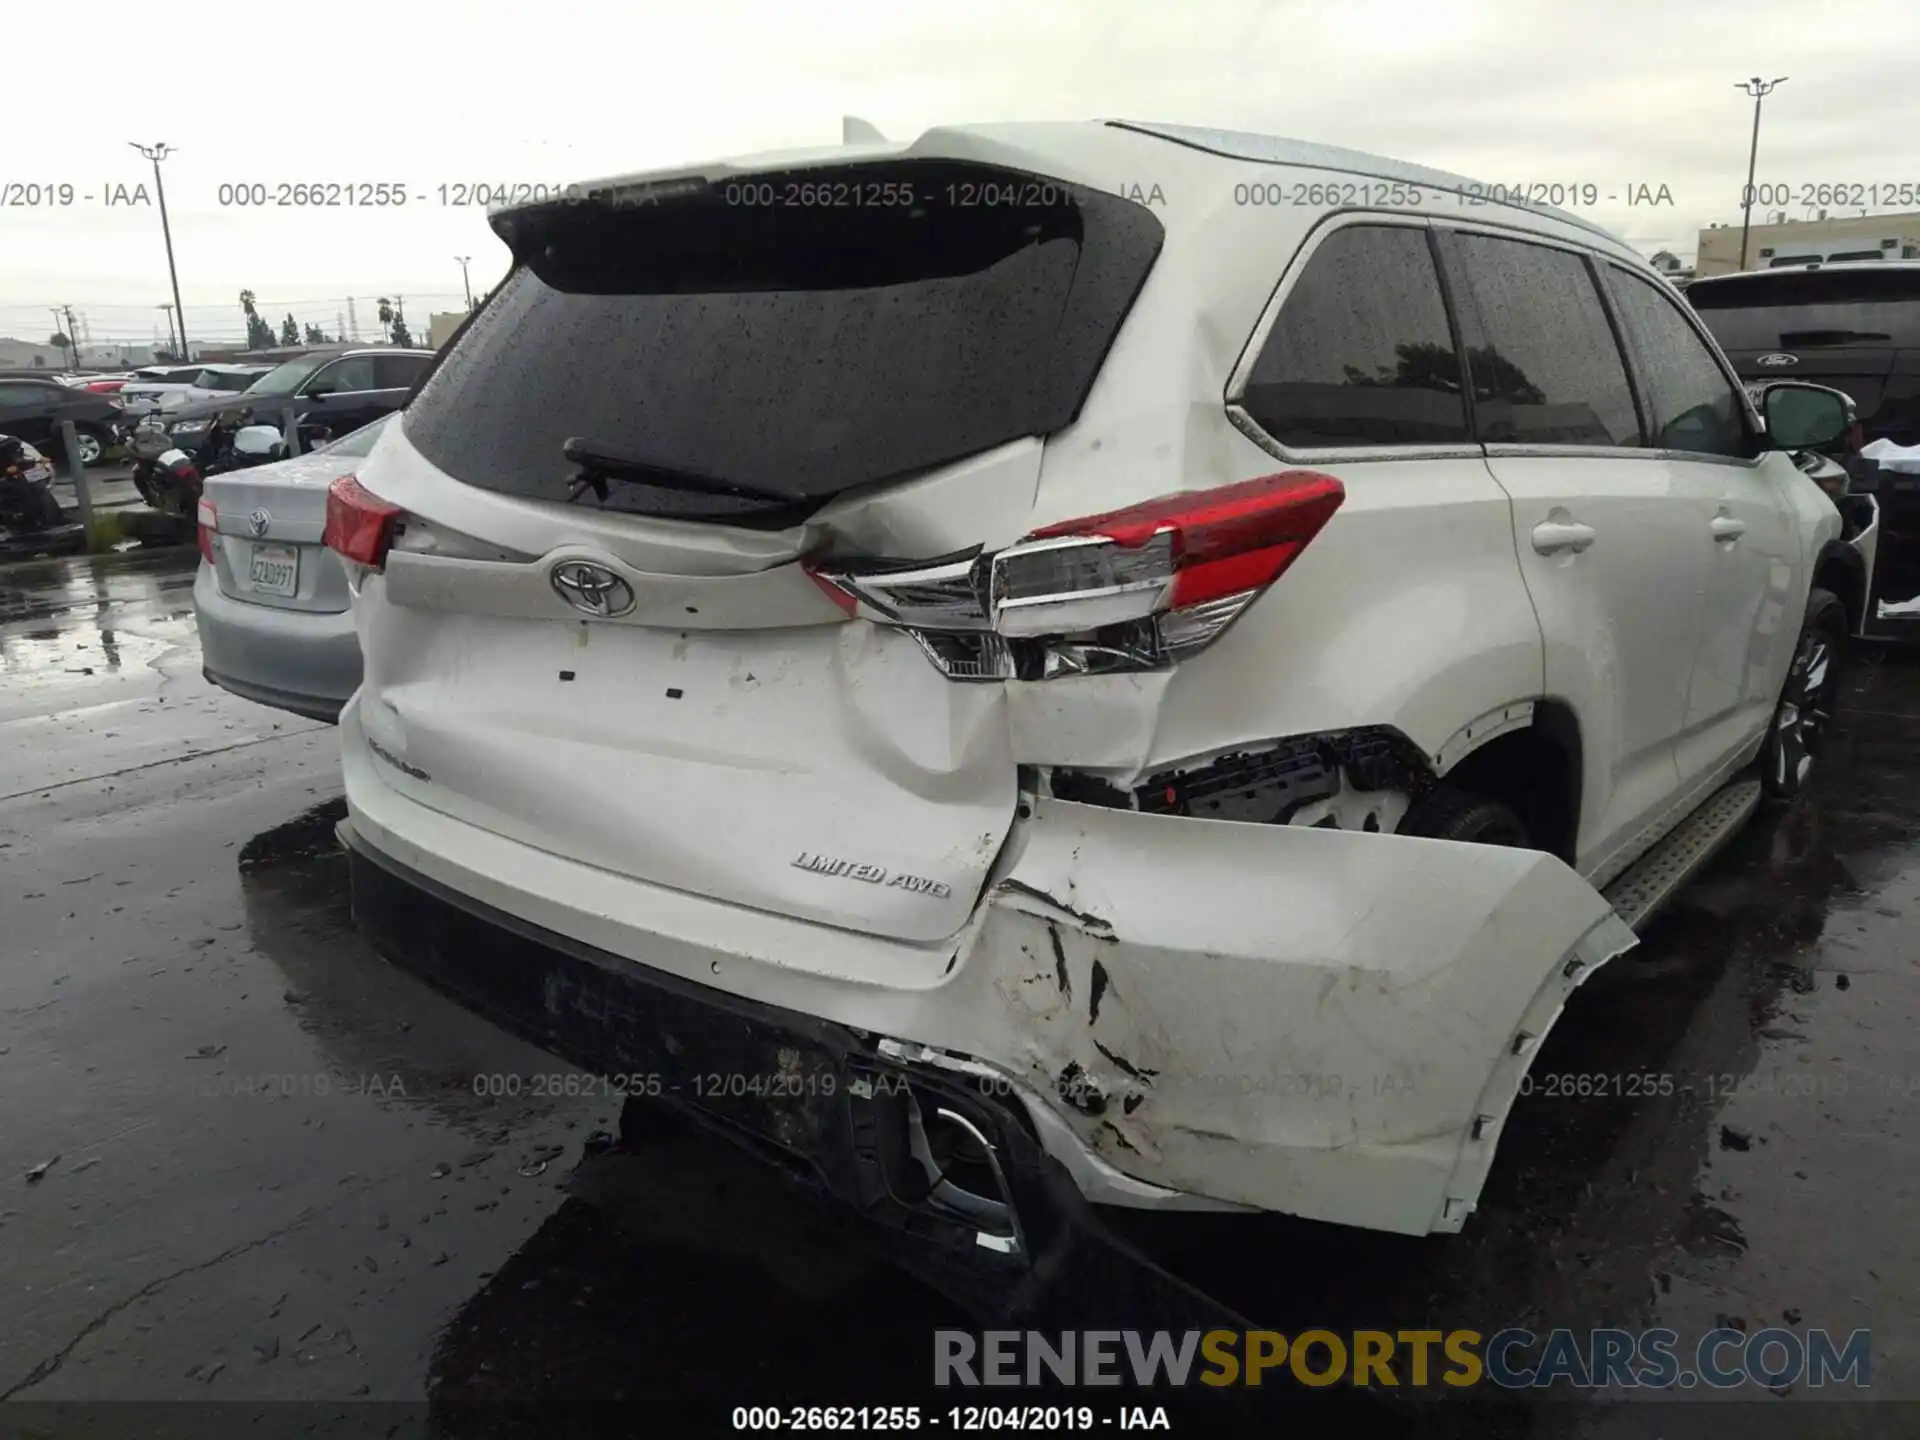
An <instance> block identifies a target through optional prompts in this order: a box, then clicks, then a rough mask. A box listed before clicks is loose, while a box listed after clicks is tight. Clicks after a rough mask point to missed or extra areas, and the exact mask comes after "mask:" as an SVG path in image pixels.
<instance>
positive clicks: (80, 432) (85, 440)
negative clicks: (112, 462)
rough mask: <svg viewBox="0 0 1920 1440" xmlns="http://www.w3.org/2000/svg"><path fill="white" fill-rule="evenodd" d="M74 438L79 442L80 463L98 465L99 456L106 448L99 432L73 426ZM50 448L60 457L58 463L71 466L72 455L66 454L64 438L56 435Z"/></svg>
mask: <svg viewBox="0 0 1920 1440" xmlns="http://www.w3.org/2000/svg"><path fill="white" fill-rule="evenodd" d="M74 439H75V440H76V441H78V442H79V447H80V463H81V464H82V465H87V466H94V465H98V464H99V463H100V457H101V456H102V455H103V454H105V453H106V448H107V447H106V445H105V443H104V442H103V441H102V440H101V438H100V435H99V432H98V431H95V430H89V429H88V428H86V427H85V426H75V427H74ZM50 448H51V449H52V450H53V451H54V452H55V453H56V454H57V455H58V456H59V457H60V463H61V464H62V465H64V466H68V467H71V465H72V457H70V456H69V455H68V454H67V446H66V442H65V441H64V440H62V439H60V438H58V437H57V436H56V438H55V439H54V442H53V445H52V446H51V447H50Z"/></svg>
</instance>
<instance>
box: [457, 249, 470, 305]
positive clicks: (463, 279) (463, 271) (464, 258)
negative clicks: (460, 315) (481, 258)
mask: <svg viewBox="0 0 1920 1440" xmlns="http://www.w3.org/2000/svg"><path fill="white" fill-rule="evenodd" d="M453 258H454V259H455V260H458V261H459V262H460V283H461V284H462V285H464V286H466V291H467V309H469V310H471V309H473V286H472V285H471V284H469V283H468V281H467V262H468V261H469V260H471V259H473V257H472V256H471V255H456V256H454V257H453Z"/></svg>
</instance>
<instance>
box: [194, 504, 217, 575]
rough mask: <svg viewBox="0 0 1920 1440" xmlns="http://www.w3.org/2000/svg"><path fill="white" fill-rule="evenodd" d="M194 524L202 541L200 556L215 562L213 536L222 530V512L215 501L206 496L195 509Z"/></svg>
mask: <svg viewBox="0 0 1920 1440" xmlns="http://www.w3.org/2000/svg"><path fill="white" fill-rule="evenodd" d="M194 526H195V531H196V534H197V536H198V538H199V541H200V558H201V559H202V560H204V561H206V562H207V563H208V564H209V565H211V564H213V537H214V536H215V535H216V534H218V533H219V530H220V512H219V511H218V510H216V509H215V508H214V504H213V502H212V501H211V500H208V499H207V498H205V497H204V496H202V497H201V500H200V503H199V505H198V506H196V507H195V509H194Z"/></svg>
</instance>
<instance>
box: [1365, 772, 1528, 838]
mask: <svg viewBox="0 0 1920 1440" xmlns="http://www.w3.org/2000/svg"><path fill="white" fill-rule="evenodd" d="M1394 834H1396V835H1424V836H1426V837H1427V838H1428V839H1430V840H1459V841H1463V842H1465V843H1466V844H1469V845H1504V846H1508V847H1510V848H1513V849H1518V850H1531V849H1532V848H1533V841H1532V840H1531V839H1530V838H1529V837H1528V835H1527V827H1526V824H1525V823H1524V822H1523V821H1522V820H1521V819H1520V817H1519V816H1518V815H1516V814H1514V813H1513V811H1511V810H1509V809H1508V808H1507V807H1506V806H1504V805H1502V804H1501V803H1500V802H1499V801H1498V800H1488V799H1486V798H1484V797H1483V796H1479V795H1473V794H1470V793H1468V792H1467V791H1465V790H1453V789H1450V788H1448V787H1447V786H1445V785H1440V786H1436V787H1435V788H1434V789H1432V790H1429V791H1428V792H1427V793H1426V794H1425V795H1423V796H1421V797H1420V799H1418V800H1416V801H1414V803H1413V806H1412V808H1410V809H1409V810H1408V811H1407V813H1406V815H1405V816H1404V817H1403V818H1402V819H1401V821H1400V824H1399V825H1398V826H1396V827H1395V829H1394Z"/></svg>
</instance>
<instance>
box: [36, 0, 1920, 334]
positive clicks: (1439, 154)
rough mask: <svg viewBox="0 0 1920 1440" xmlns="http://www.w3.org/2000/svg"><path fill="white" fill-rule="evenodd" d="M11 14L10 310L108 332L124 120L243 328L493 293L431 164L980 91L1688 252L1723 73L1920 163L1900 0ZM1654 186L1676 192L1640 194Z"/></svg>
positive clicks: (1827, 162)
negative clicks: (1414, 165)
mask: <svg viewBox="0 0 1920 1440" xmlns="http://www.w3.org/2000/svg"><path fill="white" fill-rule="evenodd" d="M8 21H9V23H8V32H9V34H8V45H7V49H8V51H9V53H11V54H14V55H16V56H22V55H25V56H41V57H46V56H62V55H65V56H71V57H74V58H75V61H76V65H75V67H74V68H73V69H72V70H71V72H70V73H65V74H64V76H62V75H60V74H56V72H53V71H48V70H46V69H44V68H36V69H35V70H34V75H33V77H32V79H31V82H30V88H31V92H32V103H31V104H30V105H26V104H19V103H16V104H15V105H13V106H10V107H9V109H10V110H11V111H12V112H13V113H12V117H11V118H9V119H7V120H6V121H5V122H4V126H3V127H0V187H14V188H13V189H12V193H8V192H7V191H6V190H0V200H4V201H12V200H16V199H21V198H30V196H23V195H22V194H21V192H20V190H19V189H18V188H17V187H21V186H32V185H36V184H38V185H46V184H49V183H51V184H53V185H59V184H70V185H72V186H73V187H74V192H75V203H74V204H73V205H72V206H70V207H66V208H60V207H53V206H48V205H44V204H43V205H40V206H33V205H17V204H9V205H7V206H6V207H5V208H0V335H13V336H18V337H20V338H25V339H31V340H36V341H38V340H44V339H45V338H46V336H47V334H48V333H49V332H50V331H51V329H52V328H53V323H54V321H53V317H52V316H51V315H50V314H48V312H47V308H46V307H49V306H54V305H62V304H70V305H72V306H73V307H74V309H75V311H76V314H77V315H78V316H82V317H84V319H85V320H86V322H87V327H88V329H89V330H90V331H91V334H92V337H93V339H94V340H95V341H96V342H100V341H107V340H129V339H130V340H136V341H146V340H149V339H151V338H152V335H153V332H154V327H155V325H156V324H157V323H161V316H160V313H159V311H158V310H157V309H156V308H155V307H156V306H158V305H159V304H161V303H162V302H165V301H167V300H169V299H171V296H170V294H169V293H168V287H167V272H166V255H165V249H164V246H163V244H162V239H161V234H160V217H159V212H158V210H157V209H156V208H155V207H154V206H152V205H151V203H149V204H148V205H146V206H139V205H134V206H124V207H123V206H110V205H108V204H106V203H104V202H105V199H106V197H107V195H108V194H109V193H110V192H111V190H112V187H115V186H125V187H127V191H128V193H132V191H133V187H135V186H137V185H140V184H144V185H145V186H146V188H147V192H148V196H149V198H150V197H151V195H152V191H153V172H152V169H151V167H150V166H149V165H148V163H147V162H146V161H145V160H143V159H142V158H141V157H140V156H139V155H138V154H136V153H135V152H134V151H133V150H132V149H130V148H129V147H128V144H127V142H128V141H129V140H140V141H144V142H153V141H162V140H164V141H167V142H169V143H170V144H172V145H173V146H175V147H177V149H178V153H177V154H176V155H175V156H174V157H173V158H171V159H169V160H168V161H167V162H166V163H165V167H164V173H165V177H166V183H167V198H168V208H169V212H170V215H171V218H172V223H173V239H174V246H175V252H176V256H177V258H178V263H179V271H180V288H181V293H182V296H183V299H184V301H185V304H186V305H187V307H188V313H189V318H190V322H191V327H192V332H193V336H194V338H195V340H196V341H199V340H201V339H203V338H206V339H213V338H222V339H229V340H231V339H233V338H237V337H238V336H239V335H240V333H241V332H242V329H243V324H242V320H241V315H240V311H239V308H238V305H237V303H236V296H237V294H238V292H239V291H240V290H241V289H242V288H243V287H244V288H250V289H252V290H253V291H254V292H255V293H256V294H257V296H258V297H259V300H260V308H261V309H262V311H263V312H265V313H266V314H267V315H268V316H269V317H270V318H271V319H272V320H273V321H274V322H275V323H276V324H277V323H278V322H279V320H280V318H281V317H282V316H283V315H284V314H285V313H286V312H287V311H289V310H291V311H292V312H293V313H294V315H295V316H296V318H297V319H299V320H300V321H302V322H305V321H309V320H311V321H316V322H318V323H320V324H322V325H323V327H324V328H326V329H327V330H328V331H332V330H333V329H334V328H335V325H336V320H335V317H336V316H337V315H339V314H341V313H343V312H344V311H345V310H346V308H347V307H346V297H348V296H354V297H357V310H358V319H359V322H360V326H361V332H362V333H363V334H370V333H371V331H370V325H371V312H372V309H373V304H374V299H375V297H377V296H379V295H381V294H398V295H401V296H403V297H404V298H405V300H406V308H407V314H408V316H409V318H410V319H412V318H414V317H416V316H417V317H418V323H417V324H416V329H422V330H423V329H424V323H425V317H426V314H427V312H428V311H430V310H433V309H448V308H453V307H454V306H455V305H457V304H458V303H459V301H460V298H461V275H460V267H459V265H458V264H457V263H456V261H455V259H454V257H455V256H456V255H468V256H471V257H472V276H473V284H474V288H475V290H476V292H477V291H479V290H481V289H483V288H484V287H485V286H486V285H488V284H490V283H492V282H493V281H494V280H495V279H496V278H497V277H498V276H499V275H500V274H501V273H502V272H503V271H504V269H505V266H506V258H507V257H506V251H505V248H504V247H503V246H501V245H500V243H499V242H498V241H497V240H495V239H494V237H493V236H492V234H491V232H490V231H489V230H488V229H487V227H486V224H485V220H484V212H483V211H482V210H481V209H479V208H459V207H457V206H454V205H450V204H442V195H441V192H440V188H439V187H441V186H442V185H446V186H449V187H457V186H460V185H462V184H473V183H475V182H479V183H492V184H501V183H509V184H510V183H535V182H545V183H557V182H560V181H563V180H568V179H575V178H583V177H589V176H593V175H598V174H606V173H611V172H618V171H624V170H633V169H641V168H646V167H651V166H655V165H667V164H674V163H680V162H685V161H692V160H699V159H703V158H709V157H713V156H717V155H726V154H733V153H738V152H741V151H750V150H757V149H768V148H776V147H783V146H790V145H805V144H820V143H830V142H833V141H837V140H838V138H839V133H840V117H841V116H842V115H844V114H853V115H858V116H861V117H863V118H865V119H867V120H870V121H872V122H873V123H874V124H876V125H878V126H879V127H880V128H881V130H883V131H884V132H885V133H886V134H887V135H888V136H889V137H890V138H894V139H906V138H911V137H912V136H914V135H917V134H918V133H919V132H920V131H922V130H924V129H926V128H927V127H929V126H932V125H936V124H944V123H958V122H967V121H987V120H1013V119H1082V118H1102V119H1108V118H1116V119H1145V120H1164V121H1181V122H1186V123H1193V124H1203V125H1216V126H1222V127H1229V128H1236V129H1248V130H1260V131H1266V132H1270V133H1275V134H1281V135H1287V136H1293V137H1298V138H1301V139H1308V140H1317V141H1323V142H1327V143H1331V144H1338V145H1346V146H1351V147H1354V148H1358V149H1363V150H1370V151H1374V152H1377V153H1381V154H1386V155H1391V156H1395V157H1398V158H1401V159H1406V160H1413V161H1418V162H1422V163H1425V164H1429V165H1435V166H1439V167H1441V168H1443V169H1448V170H1454V171H1458V172H1461V173H1464V174H1467V175H1470V176H1474V177H1477V178H1480V179H1483V180H1486V181H1488V182H1490V183H1509V184H1511V183H1523V182H1553V181H1558V182H1562V183H1572V184H1583V185H1584V184H1588V183H1591V184H1594V185H1596V186H1597V187H1598V189H1599V191H1600V193H1601V195H1602V196H1605V195H1607V194H1619V195H1621V196H1622V200H1621V201H1619V202H1615V203H1611V204H1609V203H1607V202H1605V201H1604V200H1603V201H1602V203H1601V204H1600V205H1598V206H1596V207H1594V208H1592V209H1586V210H1583V213H1586V214H1588V215H1590V216H1591V217H1592V218H1594V219H1597V220H1598V221H1600V223H1602V224H1604V225H1607V226H1608V227H1610V228H1612V229H1613V230H1614V231H1616V232H1617V233H1619V234H1621V235H1623V236H1625V237H1626V238H1627V239H1628V240H1629V241H1631V242H1632V243H1633V244H1635V245H1637V246H1638V247H1640V248H1641V249H1642V250H1643V251H1645V252H1647V253H1651V252H1652V251H1654V250H1656V249H1659V248H1663V247H1664V248H1669V249H1672V250H1674V251H1675V252H1676V253H1678V254H1680V255H1682V256H1683V257H1686V258H1691V256H1692V253H1693V248H1694V238H1693V237H1694V233H1695V231H1696V230H1697V229H1698V228H1699V227H1700V226H1702V225H1704V224H1706V223H1708V222H1709V221H1713V220H1722V221H1725V220H1732V221H1734V222H1736V223H1737V222H1738V219H1739V197H1740V188H1741V186H1742V184H1743V183H1744V182H1745V179H1746V176H1745V170H1746V159H1747V143H1748V138H1749V126H1750V124H1751V120H1752V102H1751V101H1750V100H1748V99H1747V98H1746V97H1745V96H1744V95H1742V94H1741V93H1740V92H1739V91H1737V90H1736V89H1735V88H1734V86H1735V83H1736V82H1737V81H1738V80H1740V79H1741V78H1743V77H1745V76H1749V75H1762V76H1766V77H1769V78H1771V77H1773V76H1778V75H1786V76H1788V77H1790V78H1789V79H1788V82H1787V83H1786V84H1785V85H1783V86H1781V87H1780V89H1779V90H1778V91H1777V92H1776V93H1775V94H1773V95H1772V96H1771V97H1770V98H1769V99H1768V100H1767V102H1766V118H1765V123H1764V126H1763V129H1762V133H1761V166H1760V176H1759V178H1760V179H1761V180H1762V181H1768V182H1774V183H1784V184H1788V185H1792V186H1796V187H1797V186H1798V185H1800V184H1802V183H1812V182H1858V183H1862V184H1873V183H1878V184H1880V185H1882V186H1885V185H1888V184H1890V183H1891V184H1901V183H1905V184H1910V185H1920V146H1917V145H1916V143H1915V136H1916V135H1920V85H1916V84H1915V81H1914V75H1913V57H1915V56H1916V55H1920V5H1916V4H1914V3H1912V0H1854V3H1831V0H1828V3H1821V4H1809V3H1806V0H1740V3H1737V4H1736V3H1722V0H1678V3H1673V4H1665V3H1650V0H1607V3H1604V4H1596V3H1576V0H1327V3H1320V0H1277V3H1267V0H1154V3H1148V0H967V3H946V4H937V5H936V4H932V3H925V0H887V3H884V4H876V3H867V0H811V3H807V4H798V3H786V0H700V3H697V4H688V3H686V0H674V3H670V4H669V3H649V0H624V3H613V0H543V3H541V4H539V5H538V6H520V5H507V4H498V3H491V0H468V3H465V4H461V5H430V4H426V3H406V4H399V3H393V0H385V3H372V0H328V3H326V4H325V5H323V6H322V7H320V8H319V9H318V10H315V9H314V8H313V7H311V6H306V5H299V4H282V3H278V0H268V3H265V4H245V3H242V4H237V5H233V6H226V5H222V6H218V7H216V8H215V9H214V10H212V11H207V12H204V13H201V12H196V13H195V15H194V17H193V18H192V19H191V20H190V21H188V20H185V19H183V18H181V17H178V16H171V17H170V16H169V13H168V12H167V10H166V7H164V6H163V7H160V8H159V9H155V7H154V5H153V4H152V3H151V0H140V3H132V0H83V3H80V4H76V5H53V4H41V5H25V6H16V7H14V8H13V9H12V10H11V11H10V13H9V15H8ZM105 36H117V37H120V40H119V41H118V42H116V43H115V44H114V45H113V46H111V47H104V46H103V45H102V44H101V37H105ZM140 36H147V37H148V38H147V39H146V40H137V38H136V37H140ZM143 56H144V57H146V58H145V59H144V60H143V59H142V57H143ZM16 78H18V77H16ZM17 89H18V87H17V86H16V90H17ZM16 98H18V96H17V97H16ZM247 182H259V183H261V184H264V185H265V186H266V187H267V188H268V189H269V191H272V190H275V189H277V188H278V186H279V185H280V184H282V183H291V182H341V183H346V182H353V183H358V182H399V183H400V184H403V185H404V186H405V188H406V191H407V193H408V195H409V197H410V198H409V200H408V203H407V204H406V205H405V206H403V207H399V208H391V209H365V210H363V209H344V208H343V209H338V210H327V209H313V208H305V209H274V208H269V209H265V210H260V209H250V208H239V207H235V206H226V207H223V206H222V205H221V204H220V203H219V202H220V199H221V193H220V187H221V186H222V185H223V184H227V185H232V184H239V183H247ZM1643 184H1644V185H1647V186H1649V187H1651V188H1652V190H1654V191H1655V192H1657V191H1658V188H1659V187H1660V186H1662V185H1664V186H1666V187H1667V190H1668V192H1669V193H1670V194H1671V196H1672V199H1673V202H1674V203H1673V204H1671V205H1657V206H1641V207H1635V208H1631V209H1630V208H1627V207H1626V205H1625V203H1624V199H1625V196H1626V195H1627V193H1629V189H1628V187H1630V186H1639V185H1643ZM85 195H91V196H93V197H94V198H93V199H92V200H91V201H88V200H85V199H83V198H81V197H82V196H85ZM454 196H455V192H454V191H453V190H452V189H449V191H448V192H447V196H446V198H448V199H452V198H454ZM1876 208H1879V209H1886V208H1889V207H1888V206H1885V205H1882V206H1879V207H1876ZM1913 208H1920V205H1916V206H1915V207H1913ZM1757 213H1758V212H1757V211H1756V218H1757ZM1795 213H1796V215H1798V214H1802V213H1807V214H1810V213H1811V212H1799V211H1797V210H1796V211H1795Z"/></svg>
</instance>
